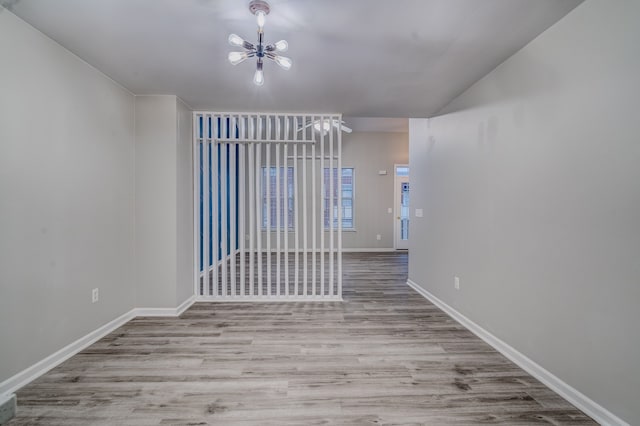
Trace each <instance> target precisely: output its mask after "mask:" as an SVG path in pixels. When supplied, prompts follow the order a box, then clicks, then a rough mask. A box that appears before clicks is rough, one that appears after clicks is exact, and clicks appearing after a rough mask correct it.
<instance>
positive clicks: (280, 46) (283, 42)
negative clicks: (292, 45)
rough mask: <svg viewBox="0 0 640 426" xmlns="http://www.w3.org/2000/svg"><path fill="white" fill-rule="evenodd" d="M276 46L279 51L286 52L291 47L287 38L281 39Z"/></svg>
mask: <svg viewBox="0 0 640 426" xmlns="http://www.w3.org/2000/svg"><path fill="white" fill-rule="evenodd" d="M275 46H276V50H277V51H278V52H286V51H287V49H289V43H287V40H280V41H279V42H277V43H276V44H275Z"/></svg>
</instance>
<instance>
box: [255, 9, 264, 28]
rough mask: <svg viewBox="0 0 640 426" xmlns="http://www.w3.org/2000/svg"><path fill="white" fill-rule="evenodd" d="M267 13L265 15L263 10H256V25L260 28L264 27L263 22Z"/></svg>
mask: <svg viewBox="0 0 640 426" xmlns="http://www.w3.org/2000/svg"><path fill="white" fill-rule="evenodd" d="M266 17H267V15H265V13H264V11H263V10H259V11H257V12H256V21H257V22H258V27H260V29H262V27H264V22H265V20H266Z"/></svg>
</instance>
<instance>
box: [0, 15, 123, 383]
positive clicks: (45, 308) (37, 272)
mask: <svg viewBox="0 0 640 426" xmlns="http://www.w3.org/2000/svg"><path fill="white" fill-rule="evenodd" d="M0 61H1V65H0V360H1V362H0V382H2V381H3V380H5V379H7V378H9V377H11V376H12V375H14V374H16V373H18V372H19V371H21V370H23V369H24V368H26V367H29V366H30V365H32V364H33V363H35V362H37V361H39V360H41V359H42V358H44V357H46V356H48V355H50V354H51V353H53V352H55V351H57V350H58V349H60V348H62V347H64V346H66V345H67V344H69V343H71V342H72V341H75V340H76V339H78V338H80V337H81V336H84V335H85V334H87V333H88V332H90V331H92V330H94V329H96V328H98V327H99V326H101V325H103V324H105V323H107V322H108V321H110V320H112V319H114V318H116V317H118V316H119V315H121V314H123V313H125V312H127V311H129V310H130V309H131V308H133V307H134V300H135V290H134V289H135V282H134V267H133V265H134V221H133V217H134V213H133V212H134V122H133V109H134V96H133V95H132V94H131V93H129V92H127V91H126V90H124V89H123V88H121V87H120V86H118V85H117V84H115V83H114V82H112V81H111V80H109V79H108V78H106V77H105V76H104V75H103V74H101V73H100V72H98V71H97V70H96V69H94V68H92V67H90V66H89V65H87V64H86V63H85V62H83V61H82V60H80V59H78V58H77V57H76V56H74V55H73V54H71V53H70V52H68V51H67V50H65V49H64V48H62V47H61V46H59V45H58V44H56V43H55V42H53V41H52V40H51V39H49V38H47V37H45V36H44V35H42V34H41V33H40V32H38V31H36V30H34V29H33V28H32V27H31V26H29V25H28V24H26V23H25V22H23V21H22V20H20V19H19V18H17V17H16V16H15V15H13V14H11V13H9V12H7V11H5V10H3V9H1V8H0ZM94 287H98V288H99V289H100V300H99V302H98V303H95V304H92V303H91V289H92V288H94Z"/></svg>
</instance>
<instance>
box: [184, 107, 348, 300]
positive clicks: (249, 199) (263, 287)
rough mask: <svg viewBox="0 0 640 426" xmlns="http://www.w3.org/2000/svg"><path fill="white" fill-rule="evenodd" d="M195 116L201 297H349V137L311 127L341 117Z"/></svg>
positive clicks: (199, 113)
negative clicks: (345, 171)
mask: <svg viewBox="0 0 640 426" xmlns="http://www.w3.org/2000/svg"><path fill="white" fill-rule="evenodd" d="M193 118H194V141H193V143H194V146H193V147H194V183H195V185H194V212H195V214H194V222H195V223H194V225H195V226H194V230H195V235H194V238H195V244H194V245H195V249H196V250H195V252H196V253H197V256H196V261H195V265H194V266H195V269H196V274H195V276H196V282H195V291H196V294H197V295H199V296H200V298H201V299H211V300H246V301H248V300H255V301H264V300H341V299H342V191H341V188H342V172H341V166H342V161H341V153H342V135H341V131H340V129H339V128H336V127H335V126H334V125H333V124H331V125H330V126H329V130H326V131H318V130H317V129H316V128H314V125H313V124H314V123H319V127H320V129H321V130H322V129H323V128H324V123H335V122H337V123H340V120H341V116H340V115H338V114H271V113H269V114H267V113H265V114H262V113H217V112H203V111H197V112H194V116H193ZM316 127H318V126H316ZM325 168H327V169H328V182H325V172H324V169H325ZM336 169H337V171H336ZM272 170H273V171H274V174H275V188H274V189H275V191H273V192H274V193H272V186H273V185H272V183H273V181H272ZM290 175H292V176H290ZM264 180H266V181H264ZM290 181H291V187H290V183H289V182H290ZM327 191H328V192H327ZM325 194H328V196H327V197H325ZM334 195H335V197H334ZM325 198H326V199H327V200H328V205H327V206H324V205H323V204H324V200H325ZM265 201H266V208H264V204H265ZM274 202H275V209H274V208H272V204H273V203H274ZM334 212H336V213H334ZM334 214H337V220H334ZM325 215H328V219H326V218H325ZM264 216H266V217H264ZM274 216H275V217H274ZM291 222H292V223H291ZM326 222H328V227H327V228H325V226H324V224H325V223H326ZM265 223H266V226H263V225H264V224H265ZM325 234H327V235H325Z"/></svg>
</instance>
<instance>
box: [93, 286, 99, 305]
mask: <svg viewBox="0 0 640 426" xmlns="http://www.w3.org/2000/svg"><path fill="white" fill-rule="evenodd" d="M99 298H100V293H99V292H98V289H97V288H94V289H93V290H91V303H96V302H97V301H98V299H99Z"/></svg>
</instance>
